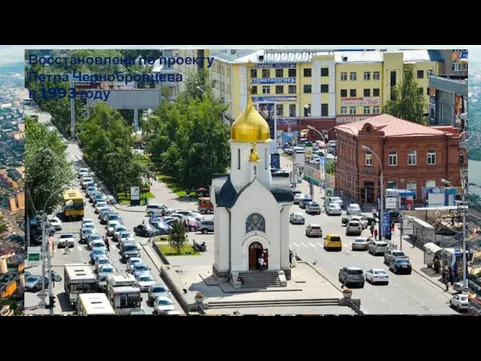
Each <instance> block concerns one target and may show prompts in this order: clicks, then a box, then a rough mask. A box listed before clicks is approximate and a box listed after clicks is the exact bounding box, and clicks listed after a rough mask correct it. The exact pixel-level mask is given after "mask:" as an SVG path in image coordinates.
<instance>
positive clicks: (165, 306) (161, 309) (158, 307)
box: [154, 297, 175, 315]
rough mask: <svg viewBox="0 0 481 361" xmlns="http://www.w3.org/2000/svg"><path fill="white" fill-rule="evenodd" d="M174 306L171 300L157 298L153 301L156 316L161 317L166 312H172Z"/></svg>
mask: <svg viewBox="0 0 481 361" xmlns="http://www.w3.org/2000/svg"><path fill="white" fill-rule="evenodd" d="M174 310H175V306H174V304H173V303H172V300H171V299H170V298H167V297H157V298H156V299H155V300H154V313H155V314H157V315H162V314H164V313H165V312H168V311H174Z"/></svg>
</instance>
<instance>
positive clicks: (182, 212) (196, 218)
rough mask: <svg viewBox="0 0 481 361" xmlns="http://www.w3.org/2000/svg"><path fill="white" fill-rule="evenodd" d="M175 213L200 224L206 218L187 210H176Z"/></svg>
mask: <svg viewBox="0 0 481 361" xmlns="http://www.w3.org/2000/svg"><path fill="white" fill-rule="evenodd" d="M175 213H177V214H182V215H183V216H186V217H192V218H194V219H195V220H196V221H198V222H200V221H201V220H203V219H204V216H203V215H202V214H200V213H199V212H194V211H189V210H187V209H176V210H175Z"/></svg>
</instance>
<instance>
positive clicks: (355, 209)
mask: <svg viewBox="0 0 481 361" xmlns="http://www.w3.org/2000/svg"><path fill="white" fill-rule="evenodd" d="M346 213H347V214H348V215H353V214H361V207H360V206H359V204H357V203H351V204H350V205H348V206H347V208H346Z"/></svg>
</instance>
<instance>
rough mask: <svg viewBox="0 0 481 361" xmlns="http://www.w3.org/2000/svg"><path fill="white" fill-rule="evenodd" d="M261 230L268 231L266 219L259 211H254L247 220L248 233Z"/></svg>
mask: <svg viewBox="0 0 481 361" xmlns="http://www.w3.org/2000/svg"><path fill="white" fill-rule="evenodd" d="M253 231H259V232H265V231H266V220H265V218H264V217H263V216H262V215H260V214H259V213H252V214H251V215H250V216H249V217H247V220H246V233H249V232H253Z"/></svg>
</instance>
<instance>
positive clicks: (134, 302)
mask: <svg viewBox="0 0 481 361" xmlns="http://www.w3.org/2000/svg"><path fill="white" fill-rule="evenodd" d="M107 295H108V299H109V300H110V303H111V304H112V307H113V308H114V310H115V313H118V314H121V315H125V314H129V313H130V312H131V311H134V310H139V309H141V308H142V305H141V304H142V293H141V292H140V288H139V287H138V284H137V280H136V279H135V277H134V276H133V275H131V274H123V273H110V274H108V275H107Z"/></svg>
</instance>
